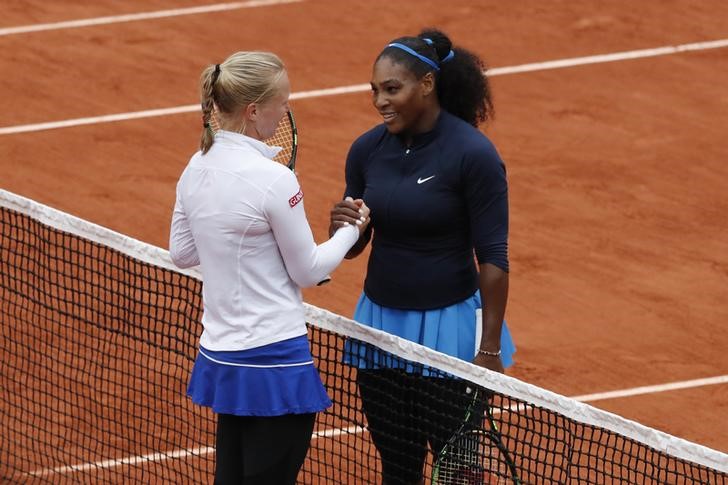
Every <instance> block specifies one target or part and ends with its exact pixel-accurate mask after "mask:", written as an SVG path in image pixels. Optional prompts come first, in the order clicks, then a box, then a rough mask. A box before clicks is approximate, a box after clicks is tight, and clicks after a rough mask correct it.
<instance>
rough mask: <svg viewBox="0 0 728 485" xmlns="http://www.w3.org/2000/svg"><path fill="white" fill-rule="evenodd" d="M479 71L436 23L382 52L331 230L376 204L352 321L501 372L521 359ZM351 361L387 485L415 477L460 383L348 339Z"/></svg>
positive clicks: (455, 405) (504, 199)
mask: <svg viewBox="0 0 728 485" xmlns="http://www.w3.org/2000/svg"><path fill="white" fill-rule="evenodd" d="M484 69H485V68H484V65H483V62H482V61H481V60H480V59H479V58H478V57H477V56H476V55H475V54H473V53H472V52H469V51H468V50H466V49H462V48H458V47H453V45H452V42H451V41H450V39H449V38H448V37H447V35H446V34H444V33H443V32H441V31H439V30H436V29H428V30H424V31H423V32H422V33H420V34H419V35H418V36H416V37H401V38H398V39H395V40H393V41H391V42H390V43H388V44H387V45H386V46H385V47H384V49H383V50H382V51H381V53H380V54H379V55H378V57H377V58H376V61H375V63H374V67H373V72H372V79H371V88H372V102H373V104H374V107H375V109H376V110H377V111H378V112H379V114H380V116H381V117H382V123H381V124H379V125H378V126H375V127H374V128H373V129H371V130H369V131H367V132H366V133H364V134H363V135H361V136H360V137H359V138H358V139H357V140H356V141H355V142H354V143H353V145H352V146H351V148H350V150H349V154H348V157H347V160H346V190H345V193H344V200H342V201H340V202H338V203H337V204H335V206H334V208H333V209H332V211H331V226H330V228H331V231H332V233H333V231H335V230H336V229H338V228H339V227H342V226H343V224H345V223H349V224H351V223H352V221H354V220H356V217H357V216H358V212H357V211H358V209H359V205H360V204H361V202H359V201H358V200H359V199H360V200H363V201H364V202H366V205H368V206H369V208H370V209H371V224H370V225H369V227H368V228H367V231H366V232H365V233H364V234H363V235H362V237H361V238H360V239H359V241H358V242H357V244H356V245H355V246H354V247H353V248H352V250H351V251H350V252H349V253H348V255H347V257H348V258H352V257H355V256H357V255H359V254H360V253H361V252H362V251H363V250H364V248H365V247H366V245H367V244H368V243H369V242H370V241H371V243H372V247H371V253H370V256H369V262H368V267H367V275H366V279H365V282H364V291H363V293H362V295H361V297H360V299H359V302H358V304H357V307H356V310H355V314H354V319H355V320H357V321H359V322H361V323H364V324H366V325H369V326H372V327H374V328H377V329H380V330H384V331H386V332H390V333H393V334H396V335H398V336H400V337H403V338H406V339H409V340H412V341H415V342H418V343H420V344H423V345H425V346H428V347H430V348H433V349H435V350H438V351H440V352H443V353H446V354H448V355H451V356H454V357H457V358H460V359H464V360H467V361H472V362H473V363H475V364H477V365H479V366H482V367H487V368H489V369H491V370H494V371H499V372H503V370H504V366H509V365H511V364H512V354H513V353H514V352H515V347H514V345H513V342H512V340H511V337H510V335H509V332H508V329H507V327H506V325H505V323H504V320H503V319H504V314H505V309H506V301H507V297H508V270H509V267H508V216H509V215H508V184H507V179H506V169H505V164H504V162H503V161H502V160H501V158H500V156H499V154H498V152H497V151H496V149H495V147H494V146H493V143H492V142H491V141H490V140H489V139H488V138H487V137H486V136H485V135H484V134H483V133H482V132H480V131H479V130H478V128H477V127H478V125H479V124H480V123H482V122H484V121H486V120H488V119H489V118H490V117H491V116H492V113H493V102H492V98H491V91H490V88H489V84H488V80H487V78H486V77H485V74H484ZM481 313H482V317H481V316H480V315H481ZM347 359H348V361H349V362H351V363H353V364H354V365H357V366H358V367H359V368H360V369H359V372H358V384H359V391H360V394H361V397H362V401H363V407H364V411H365V413H366V416H367V420H368V423H369V431H370V433H371V435H372V439H373V441H374V443H375V445H376V447H377V450H378V451H379V453H380V456H381V459H382V468H383V476H384V483H385V484H387V485H391V484H415V483H422V480H423V478H422V477H423V475H422V473H423V464H424V460H425V455H426V452H427V444H428V442H429V445H430V447H431V450H432V451H433V452H434V453H437V452H438V451H439V450H440V449H441V448H442V446H443V445H444V443H445V440H447V438H448V437H449V435H450V434H451V433H452V431H454V430H455V429H456V428H457V427H458V426H459V424H460V422H461V419H462V416H463V409H464V408H465V406H466V405H467V404H466V403H467V402H468V400H469V398H468V397H467V396H466V395H465V394H466V393H465V391H464V385H463V383H462V382H460V381H458V380H456V379H433V378H431V377H428V376H422V375H416V374H417V373H416V372H413V371H412V369H408V368H406V366H401V365H397V364H388V363H385V362H376V359H375V360H372V359H371V354H369V353H367V351H366V350H364V349H363V348H358V347H357V346H356V345H354V344H349V345H347ZM435 381H436V383H437V385H433V382H435ZM443 381H445V389H446V390H445V391H438V390H437V389H443V387H442V385H443ZM403 389H405V390H406V391H405V392H404V393H403V391H402V390H403ZM461 389H462V390H463V392H460V390H461ZM438 392H439V393H440V394H441V399H440V400H439V401H440V402H438V399H437V397H436V396H438ZM453 393H454V394H453ZM452 395H458V396H462V398H458V399H453V398H452ZM383 396H385V397H383Z"/></svg>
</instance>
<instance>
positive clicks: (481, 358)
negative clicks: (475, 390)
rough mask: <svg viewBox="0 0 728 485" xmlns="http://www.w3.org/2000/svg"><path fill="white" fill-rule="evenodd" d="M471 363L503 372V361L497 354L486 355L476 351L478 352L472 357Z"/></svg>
mask: <svg viewBox="0 0 728 485" xmlns="http://www.w3.org/2000/svg"><path fill="white" fill-rule="evenodd" d="M473 364H475V365H477V366H479V367H485V368H486V369H490V370H492V371H495V372H500V373H501V374H504V373H505V369H504V368H503V361H501V358H500V356H499V355H486V354H483V353H480V352H478V354H477V355H476V356H475V358H474V359H473Z"/></svg>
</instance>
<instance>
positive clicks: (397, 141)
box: [344, 110, 508, 310]
mask: <svg viewBox="0 0 728 485" xmlns="http://www.w3.org/2000/svg"><path fill="white" fill-rule="evenodd" d="M344 196H345V197H346V196H350V197H353V198H354V199H357V198H361V199H364V202H365V203H366V204H367V205H368V206H369V208H370V209H371V227H372V228H373V231H374V235H373V239H372V249H371V254H370V257H369V263H368V268H367V276H366V280H365V283H364V291H365V293H366V295H367V296H368V297H369V298H370V299H371V300H372V301H374V302H375V303H378V304H379V305H383V306H387V307H391V308H401V309H417V310H429V309H433V308H441V307H444V306H448V305H452V304H454V303H457V302H459V301H462V300H464V299H466V298H468V297H470V296H471V295H472V294H473V293H475V291H476V290H477V289H478V269H477V267H476V264H475V258H474V257H473V251H474V252H475V256H476V257H477V261H478V262H479V263H480V264H483V263H492V264H494V265H496V266H498V267H499V268H501V269H503V270H504V271H508V184H507V180H506V170H505V165H504V163H503V161H502V160H501V158H500V156H499V155H498V152H497V151H496V149H495V147H494V146H493V144H492V143H491V141H490V140H489V139H488V138H487V137H486V136H485V135H484V134H482V133H481V132H480V131H478V130H477V129H476V128H474V127H473V126H471V125H469V124H468V123H466V122H465V121H463V120H461V119H460V118H457V117H456V116H453V115H451V114H449V113H447V112H446V111H444V110H443V111H442V112H441V114H440V116H439V118H438V120H437V122H436V125H435V127H434V129H433V130H432V131H430V132H428V133H424V134H421V135H418V136H416V137H415V138H414V140H413V142H412V144H411V145H410V146H409V147H407V146H405V144H404V142H403V140H402V139H401V138H400V137H399V136H397V135H392V134H390V133H389V132H388V131H387V129H386V127H385V126H384V125H379V126H376V127H375V128H373V129H372V130H370V131H368V132H367V133H365V134H363V135H362V136H360V137H359V138H358V139H357V140H356V141H355V142H354V143H353V144H352V146H351V149H350V150H349V154H348V157H347V160H346V191H345V193H344Z"/></svg>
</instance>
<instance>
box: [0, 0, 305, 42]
mask: <svg viewBox="0 0 728 485" xmlns="http://www.w3.org/2000/svg"><path fill="white" fill-rule="evenodd" d="M300 1H302V0H250V1H248V2H228V3H216V4H214V5H201V6H199V7H188V8H175V9H172V10H158V11H156V12H145V13H134V14H127V15H113V16H109V17H96V18H92V19H81V20H67V21H64V22H53V23H49V24H34V25H22V26H20V27H5V28H2V29H0V36H4V35H15V34H27V33H29V32H42V31H45V30H59V29H75V28H78V27H91V26H94V25H105V24H117V23H120V22H134V21H137V20H149V19H161V18H166V17H178V16H180V15H195V14H202V13H211V12H224V11H227V10H237V9H241V8H252V7H266V6H270V5H278V4H284V3H294V2H300Z"/></svg>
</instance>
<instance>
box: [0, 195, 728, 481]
mask: <svg viewBox="0 0 728 485" xmlns="http://www.w3.org/2000/svg"><path fill="white" fill-rule="evenodd" d="M0 207H5V208H8V209H10V210H13V211H16V212H18V213H21V214H24V215H27V216H28V217H31V218H34V219H35V220H37V221H38V222H40V223H42V224H46V225H49V226H52V227H55V228H56V229H58V230H61V231H65V232H68V233H71V234H74V235H77V236H79V237H82V238H85V239H87V240H90V241H92V242H96V243H99V244H102V245H106V246H109V247H112V248H113V249H116V250H117V251H120V252H122V253H124V254H125V255H127V256H129V257H131V258H135V259H138V260H141V261H144V262H147V263H149V264H152V265H156V266H158V267H162V268H169V269H172V270H175V266H174V264H173V263H172V261H171V258H170V256H169V251H166V250H164V249H162V248H159V247H157V246H153V245H151V244H148V243H145V242H141V241H138V240H136V239H133V238H131V237H129V236H126V235H124V234H121V233H118V232H116V231H113V230H111V229H108V228H105V227H103V226H100V225H98V224H94V223H91V222H88V221H85V220H83V219H80V218H78V217H75V216H72V215H70V214H67V213H65V212H62V211H60V210H58V209H54V208H52V207H49V206H47V205H44V204H41V203H39V202H36V201H33V200H31V199H28V198H26V197H23V196H20V195H17V194H13V193H12V192H9V191H7V190H4V189H0ZM176 271H177V272H178V273H182V274H187V275H189V276H192V277H194V278H197V279H202V276H201V274H200V272H199V270H197V269H194V268H193V269H189V270H186V271H179V270H178V269H177V270H176ZM304 308H305V318H306V321H307V322H317V324H316V326H317V327H318V328H321V329H324V330H328V331H332V332H336V333H344V334H346V335H348V336H350V337H352V338H355V339H358V340H360V341H362V342H366V343H370V344H374V345H377V346H378V347H380V348H382V349H383V350H385V351H388V352H392V353H395V354H398V355H401V356H402V357H403V358H405V359H407V360H410V361H413V362H417V363H422V364H427V365H434V366H437V367H438V368H440V369H442V370H443V371H444V372H447V373H449V374H452V375H454V376H457V377H460V378H464V379H468V380H471V381H472V382H475V383H476V384H478V385H481V386H483V387H485V388H488V389H492V390H494V391H496V392H499V393H501V394H505V395H508V396H511V397H514V398H516V399H520V400H521V401H523V402H524V403H529V404H530V405H535V406H540V407H543V408H545V409H548V410H551V411H555V412H557V413H559V414H561V415H563V416H565V417H567V418H572V419H575V420H577V421H580V422H582V423H584V424H587V425H593V426H598V427H601V428H604V429H607V430H610V431H612V432H615V433H618V434H620V435H622V436H624V437H627V438H630V439H633V440H635V441H638V442H640V443H643V444H645V445H647V446H651V447H653V448H657V449H661V450H664V451H665V452H668V453H669V454H671V455H674V456H676V457H678V458H682V459H685V460H688V461H690V462H693V463H698V464H701V465H704V466H707V467H710V468H714V469H717V470H720V471H723V472H726V473H728V459H727V458H728V455H727V454H725V453H723V452H721V451H717V450H714V449H712V448H708V447H706V446H703V445H700V444H698V443H693V442H690V441H688V440H685V439H683V438H679V437H677V436H673V435H670V434H668V433H665V432H663V431H660V430H658V429H655V428H649V427H647V426H645V425H643V424H640V423H638V422H636V421H632V420H629V419H627V418H623V417H621V416H619V415H617V414H614V413H610V412H608V411H605V410H602V409H599V408H596V407H594V406H591V405H588V404H584V402H585V400H586V399H590V400H596V398H597V397H599V398H605V397H606V396H609V397H617V396H618V394H615V393H614V392H612V393H598V394H591V395H585V396H581V398H582V400H581V401H579V400H574V401H573V402H571V401H570V402H568V406H566V407H564V406H560V405H561V404H564V403H563V402H562V401H563V400H564V396H562V395H560V394H557V393H555V392H552V391H549V390H547V389H544V388H539V387H536V386H535V385H533V384H529V383H527V382H524V381H521V380H519V379H516V378H513V377H510V376H507V375H502V374H497V373H495V372H492V371H487V370H486V369H481V368H479V367H476V366H475V365H473V364H472V363H470V362H466V361H463V360H459V359H456V358H454V357H451V356H448V355H445V354H443V353H441V352H437V351H435V350H432V349H429V348H427V347H423V346H421V345H418V344H416V343H414V342H410V341H406V340H401V339H399V338H398V337H396V336H394V335H392V334H388V333H386V332H383V331H380V330H376V329H372V328H369V327H363V326H362V325H361V324H358V323H357V322H355V321H354V320H351V319H349V318H346V317H344V316H342V315H337V314H335V313H333V312H330V311H328V310H325V309H323V308H318V307H315V306H313V305H310V304H308V303H304ZM474 370H475V371H478V373H477V374H476V373H474ZM707 379H714V380H716V381H715V383H722V382H728V375H726V376H718V377H712V378H707ZM699 381H701V382H706V381H704V380H702V379H700V380H699ZM678 384H680V383H673V384H672V386H673V387H674V386H676V385H678ZM680 385H683V386H684V385H685V383H682V384H680ZM636 389H638V388H636ZM645 389H654V386H643V387H642V391H644V390H645ZM628 391H629V392H633V393H638V392H639V391H636V390H628ZM616 392H619V391H616ZM621 392H622V394H624V392H626V391H621ZM176 452H180V453H184V450H177V451H173V452H170V453H176ZM162 456H165V454H164V453H163V454H162ZM131 459H133V458H131ZM119 460H125V459H124V458H122V459H117V460H111V461H110V463H111V464H114V463H117V462H118V461H119ZM64 468H65V467H64ZM51 470H52V469H51ZM38 473H43V472H42V470H41V471H39V472H38ZM48 473H54V472H52V471H51V472H48Z"/></svg>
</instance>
